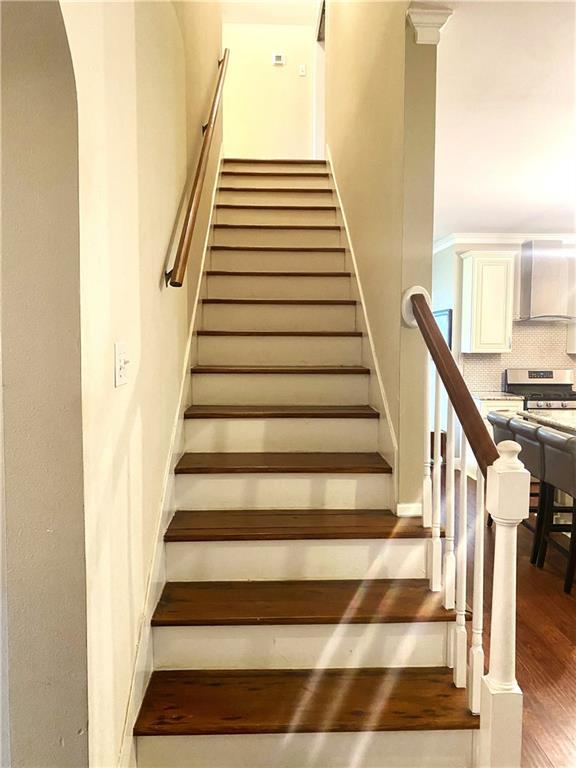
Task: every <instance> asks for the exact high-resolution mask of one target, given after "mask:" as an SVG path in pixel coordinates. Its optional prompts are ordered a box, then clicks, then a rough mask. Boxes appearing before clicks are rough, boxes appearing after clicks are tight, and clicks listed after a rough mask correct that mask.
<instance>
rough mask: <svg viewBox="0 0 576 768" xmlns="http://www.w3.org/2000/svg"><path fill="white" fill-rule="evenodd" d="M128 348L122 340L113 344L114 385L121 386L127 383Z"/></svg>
mask: <svg viewBox="0 0 576 768" xmlns="http://www.w3.org/2000/svg"><path fill="white" fill-rule="evenodd" d="M129 363H130V360H129V359H128V349H127V347H126V344H125V343H124V342H123V341H117V342H116V343H115V344H114V386H115V387H123V386H124V384H128V365H129Z"/></svg>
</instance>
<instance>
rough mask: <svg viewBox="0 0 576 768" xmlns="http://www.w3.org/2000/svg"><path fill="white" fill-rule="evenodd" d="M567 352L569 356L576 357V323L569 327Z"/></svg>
mask: <svg viewBox="0 0 576 768" xmlns="http://www.w3.org/2000/svg"><path fill="white" fill-rule="evenodd" d="M566 352H568V354H569V355H576V323H570V325H569V326H568V345H567V347H566Z"/></svg>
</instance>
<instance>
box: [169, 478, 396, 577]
mask: <svg viewBox="0 0 576 768" xmlns="http://www.w3.org/2000/svg"><path fill="white" fill-rule="evenodd" d="M176 502H177V504H176V506H177V508H178V509H310V508H312V509H390V507H391V504H392V479H391V475H384V474H366V475H365V474H344V473H339V474H327V473H318V474H312V473H303V474H296V473H294V474H292V473H279V474H261V475H257V474H222V475H220V474H214V475H206V474H197V475H191V474H190V475H177V477H176ZM217 574H218V571H217V570H216V571H214V573H213V575H212V578H214V579H218V578H219V577H218V575H217ZM221 577H222V578H225V577H224V576H222V574H221ZM290 578H292V577H290ZM293 578H297V577H293ZM350 578H356V577H355V576H353V577H350Z"/></svg>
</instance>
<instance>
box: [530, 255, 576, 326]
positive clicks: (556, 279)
mask: <svg viewBox="0 0 576 768" xmlns="http://www.w3.org/2000/svg"><path fill="white" fill-rule="evenodd" d="M575 265H576V252H575V250H574V249H573V248H569V247H567V246H564V245H562V243H561V242H556V241H545V240H541V241H536V240H530V241H528V242H525V243H523V244H522V254H521V257H520V276H521V283H520V319H521V320H540V321H548V322H559V321H567V320H574V319H576V266H575Z"/></svg>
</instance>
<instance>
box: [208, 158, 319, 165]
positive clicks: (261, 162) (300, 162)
mask: <svg viewBox="0 0 576 768" xmlns="http://www.w3.org/2000/svg"><path fill="white" fill-rule="evenodd" d="M223 162H224V163H248V164H252V165H274V163H277V164H281V165H326V160H298V159H294V158H291V159H290V160H288V159H284V158H281V157H280V158H278V157H272V158H270V159H269V160H267V159H266V158H263V157H259V158H258V159H254V158H249V157H225V158H223Z"/></svg>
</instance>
